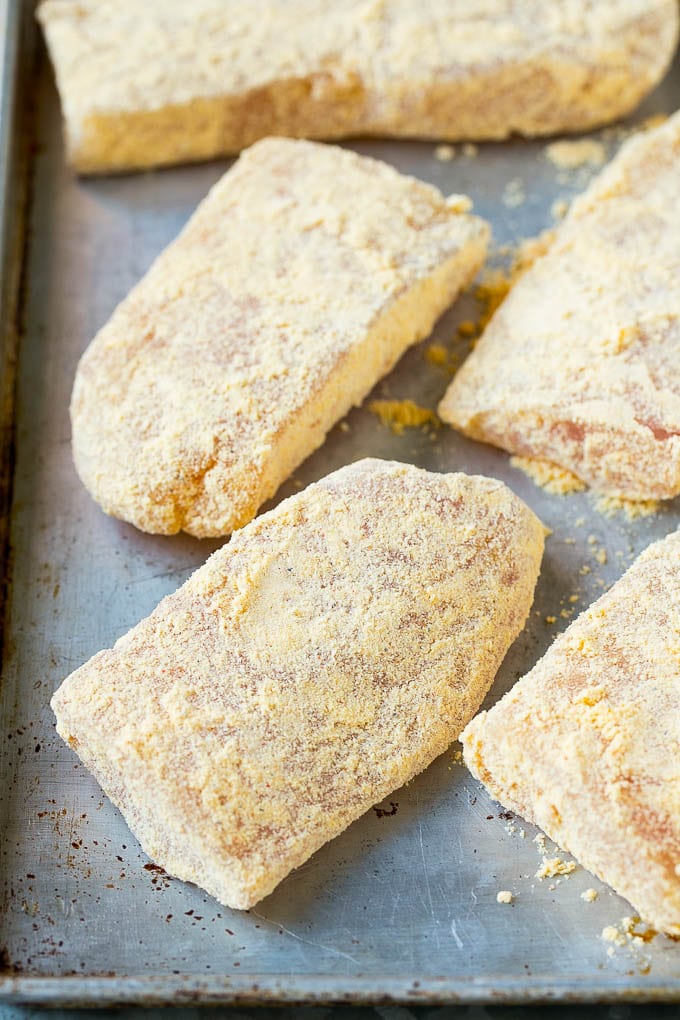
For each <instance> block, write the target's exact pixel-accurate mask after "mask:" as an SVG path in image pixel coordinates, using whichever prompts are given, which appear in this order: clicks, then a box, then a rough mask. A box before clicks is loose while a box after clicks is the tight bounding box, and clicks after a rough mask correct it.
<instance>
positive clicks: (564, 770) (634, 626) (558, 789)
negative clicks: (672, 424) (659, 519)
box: [461, 532, 680, 935]
mask: <svg viewBox="0 0 680 1020" xmlns="http://www.w3.org/2000/svg"><path fill="white" fill-rule="evenodd" d="M679 692H680V532H675V533H674V534H672V535H670V536H669V537H668V538H665V539H663V541H661V542H656V543H654V544H653V545H651V546H649V548H648V549H646V550H645V552H644V553H642V555H641V556H640V557H639V558H638V559H637V560H636V562H635V563H634V564H633V566H632V567H631V568H630V570H629V571H628V572H627V573H626V574H625V575H624V576H623V577H622V578H621V580H620V581H618V582H617V583H616V584H615V585H614V586H613V588H612V589H611V590H610V591H609V592H607V594H606V595H604V596H603V597H602V598H601V599H599V600H598V601H597V602H596V603H595V604H594V605H593V606H591V608H590V609H588V610H587V611H586V612H585V613H583V614H582V615H581V616H580V617H579V618H578V619H577V620H575V621H574V623H572V624H571V626H570V627H569V628H568V629H567V630H566V631H565V633H564V634H562V635H561V636H560V637H558V638H557V640H556V641H555V643H554V644H553V646H552V647H551V648H550V649H549V650H548V652H547V653H546V654H545V655H544V656H543V658H542V659H541V660H540V662H539V663H538V664H537V665H536V666H535V667H534V668H533V669H532V670H531V672H530V673H529V674H528V675H527V676H526V677H524V679H522V680H520V682H519V683H517V684H516V685H515V686H514V687H513V688H512V690H511V691H510V692H509V693H508V694H506V695H505V697H504V698H502V699H501V701H499V702H498V704H497V705H495V706H494V707H493V708H492V709H491V710H490V711H489V712H482V713H480V714H479V715H478V716H477V717H476V718H475V719H473V720H472V722H471V723H470V724H469V725H468V726H467V728H466V730H465V732H464V733H463V736H462V738H461V739H462V740H463V746H464V753H465V761H466V763H467V765H468V767H469V768H470V769H471V770H472V772H473V773H474V774H475V775H476V776H477V777H478V778H479V779H481V781H482V782H483V783H484V784H485V786H487V788H488V789H489V792H490V793H491V795H492V796H493V797H495V798H496V799H497V800H499V801H500V802H501V803H502V804H504V805H505V806H506V807H509V808H511V809H512V810H513V811H517V812H518V813H519V814H520V815H523V816H524V817H525V818H527V819H530V820H531V821H532V822H535V823H536V825H539V826H540V827H541V828H542V829H543V830H544V831H545V832H546V833H547V834H548V835H549V836H550V838H551V839H553V840H555V842H556V843H559V845H560V846H562V847H563V848H564V849H565V850H568V851H569V852H570V853H572V854H574V855H575V856H576V857H577V858H578V860H579V861H580V862H581V864H583V865H584V867H586V868H588V869H589V870H590V871H592V872H593V873H594V874H595V875H597V876H598V877H599V878H601V879H602V880H603V881H604V882H608V883H609V884H610V885H611V886H612V887H613V888H614V889H615V890H616V892H618V893H620V894H621V895H622V896H625V897H626V899H628V900H630V902H631V903H632V904H633V905H634V906H635V909H636V910H637V911H638V912H639V913H640V914H641V915H642V917H643V919H644V920H645V921H647V922H648V923H650V924H652V925H653V926H654V927H655V928H657V929H659V930H660V931H665V932H668V933H669V934H672V935H680V698H679V697H678V694H679Z"/></svg>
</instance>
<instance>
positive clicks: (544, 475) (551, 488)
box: [510, 457, 585, 496]
mask: <svg viewBox="0 0 680 1020" xmlns="http://www.w3.org/2000/svg"><path fill="white" fill-rule="evenodd" d="M510 463H511V464H512V466H513V467H515V468H518V469H519V470H520V471H523V472H524V474H525V475H527V476H528V477H529V478H530V479H531V480H532V482H534V484H535V485H539V486H540V487H541V488H542V489H545V491H546V492H549V493H551V494H552V495H553V496H566V495H568V494H569V493H570V492H583V490H584V489H585V485H584V483H583V482H582V481H581V479H580V478H577V477H576V475H575V474H573V473H572V472H571V471H568V470H567V468H561V467H558V465H557V464H553V463H552V461H550V460H540V459H539V458H537V457H511V458H510Z"/></svg>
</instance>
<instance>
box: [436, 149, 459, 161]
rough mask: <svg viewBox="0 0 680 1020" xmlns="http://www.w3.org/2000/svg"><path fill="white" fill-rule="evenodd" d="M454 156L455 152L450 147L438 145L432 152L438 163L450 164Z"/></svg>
mask: <svg viewBox="0 0 680 1020" xmlns="http://www.w3.org/2000/svg"><path fill="white" fill-rule="evenodd" d="M455 155H456V150H455V149H454V147H453V146H452V145H438V146H437V148H436V149H435V150H434V158H435V159H438V160H439V162H440V163H450V162H451V160H452V159H453V158H454V156H455Z"/></svg>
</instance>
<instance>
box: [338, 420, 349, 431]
mask: <svg viewBox="0 0 680 1020" xmlns="http://www.w3.org/2000/svg"><path fill="white" fill-rule="evenodd" d="M338 428H339V429H340V431H341V432H349V422H346V421H341V422H340V425H339V426H338Z"/></svg>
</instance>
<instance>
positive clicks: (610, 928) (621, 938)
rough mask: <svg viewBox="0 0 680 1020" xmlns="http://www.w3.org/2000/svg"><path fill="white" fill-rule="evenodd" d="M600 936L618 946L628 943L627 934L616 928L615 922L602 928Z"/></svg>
mask: <svg viewBox="0 0 680 1020" xmlns="http://www.w3.org/2000/svg"><path fill="white" fill-rule="evenodd" d="M600 938H602V939H604V941H605V942H613V943H615V945H617V946H625V944H626V936H625V935H624V934H623V932H620V931H619V929H618V928H615V927H614V925H613V924H608V925H606V926H605V927H604V928H603V929H602V934H601V936H600Z"/></svg>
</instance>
